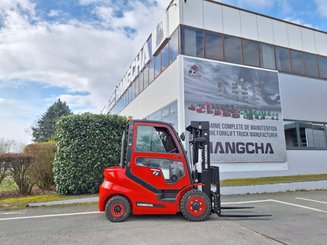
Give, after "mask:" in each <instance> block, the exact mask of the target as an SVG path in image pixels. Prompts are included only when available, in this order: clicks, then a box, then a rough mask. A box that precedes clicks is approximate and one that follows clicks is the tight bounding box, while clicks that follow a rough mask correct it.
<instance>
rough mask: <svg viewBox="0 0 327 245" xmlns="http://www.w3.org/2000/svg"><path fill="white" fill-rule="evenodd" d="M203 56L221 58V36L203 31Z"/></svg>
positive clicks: (214, 58)
mask: <svg viewBox="0 0 327 245" xmlns="http://www.w3.org/2000/svg"><path fill="white" fill-rule="evenodd" d="M205 57H206V58H208V59H213V60H223V36H222V35H220V34H215V33H211V32H206V33H205Z"/></svg>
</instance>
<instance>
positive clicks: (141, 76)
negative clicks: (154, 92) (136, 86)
mask: <svg viewBox="0 0 327 245" xmlns="http://www.w3.org/2000/svg"><path fill="white" fill-rule="evenodd" d="M139 79H140V93H141V92H142V91H143V89H144V79H143V71H142V72H140V75H139Z"/></svg>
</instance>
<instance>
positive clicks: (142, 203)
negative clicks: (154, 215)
mask: <svg viewBox="0 0 327 245" xmlns="http://www.w3.org/2000/svg"><path fill="white" fill-rule="evenodd" d="M136 206H137V207H144V208H165V206H164V205H161V204H154V203H149V202H136Z"/></svg>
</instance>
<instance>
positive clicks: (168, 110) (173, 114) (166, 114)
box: [147, 101, 178, 130]
mask: <svg viewBox="0 0 327 245" xmlns="http://www.w3.org/2000/svg"><path fill="white" fill-rule="evenodd" d="M147 119H149V120H155V121H164V122H168V123H171V124H172V125H173V126H174V128H175V129H176V130H177V129H178V125H177V124H178V118H177V101H174V102H172V103H170V104H168V105H166V106H164V107H163V108H161V109H160V110H158V111H156V112H154V113H152V114H151V115H149V116H148V117H147Z"/></svg>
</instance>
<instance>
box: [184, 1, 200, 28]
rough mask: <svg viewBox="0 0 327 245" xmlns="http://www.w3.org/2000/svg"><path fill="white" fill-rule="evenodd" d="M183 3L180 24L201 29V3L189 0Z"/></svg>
mask: <svg viewBox="0 0 327 245" xmlns="http://www.w3.org/2000/svg"><path fill="white" fill-rule="evenodd" d="M181 2H182V3H183V8H182V24H185V25H189V26H194V27H198V28H203V1H198V0H190V1H187V2H186V3H184V1H181Z"/></svg>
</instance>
